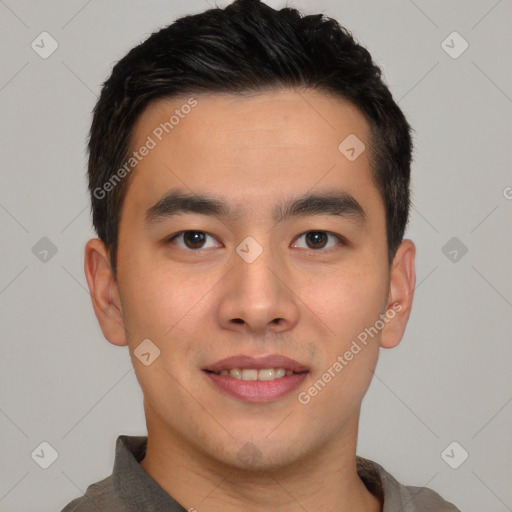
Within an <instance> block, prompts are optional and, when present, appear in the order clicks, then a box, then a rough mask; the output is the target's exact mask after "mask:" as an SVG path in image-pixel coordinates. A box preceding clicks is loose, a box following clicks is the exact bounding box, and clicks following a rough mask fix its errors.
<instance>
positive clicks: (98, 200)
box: [87, 0, 412, 278]
mask: <svg viewBox="0 0 512 512" xmlns="http://www.w3.org/2000/svg"><path fill="white" fill-rule="evenodd" d="M381 74H382V73H381V70H380V68H379V67H378V66H377V65H375V64H374V63H373V61H372V58H371V55H370V53H369V52H368V50H366V49H365V48H364V47H362V46H361V45H359V44H358V43H357V42H356V40H355V38H354V37H353V36H352V34H351V33H350V32H349V31H348V30H347V29H346V28H344V27H342V26H340V24H339V23H338V22H337V21H336V20H334V19H332V18H329V17H327V16H325V15H323V14H311V15H307V16H305V15H303V14H302V13H301V12H300V11H298V10H297V9H292V8H289V7H286V8H283V9H281V10H275V9H273V8H271V7H270V6H268V5H266V4H264V3H263V2H261V1H260V0H236V1H234V2H233V3H232V4H230V5H228V6H227V7H225V8H212V9H209V10H206V11H204V12H202V13H199V14H194V15H187V16H184V17H182V18H179V19H177V20H176V21H175V22H174V23H172V24H171V25H169V26H166V27H164V28H162V29H160V30H158V31H157V32H154V33H152V34H151V35H150V36H149V37H148V38H147V39H146V40H145V41H144V42H143V43H141V44H139V45H138V46H136V47H134V48H132V49H131V50H130V51H129V52H128V53H127V54H126V55H125V56H124V57H123V58H122V59H121V60H119V61H118V62H117V63H116V64H115V66H114V68H113V70H112V74H111V75H110V77H109V78H108V79H107V80H106V81H105V82H104V83H103V86H102V90H101V94H100V97H99V99H98V102H97V103H96V106H95V108H94V111H93V120H92V125H91V130H90V133H89V142H88V151H89V162H88V171H87V172H88V180H89V191H90V194H91V210H92V219H93V225H94V228H95V230H96V232H97V234H98V237H99V238H100V239H101V240H102V241H103V242H104V243H105V245H106V247H107V248H108V251H109V258H110V263H111V267H112V272H113V275H114V277H116V276H117V272H116V266H117V258H116V256H117V247H118V233H119V220H120V212H121V208H122V204H123V198H124V197H125V196H126V190H127V187H128V185H129V183H130V177H131V174H133V173H130V174H129V175H128V176H127V177H126V178H124V179H122V180H121V179H119V174H118V176H117V177H116V176H115V174H116V172H117V171H118V170H120V169H121V168H122V167H123V165H124V166H125V170H126V162H127V161H128V159H129V158H130V151H133V149H132V148H131V138H132V135H133V133H132V132H133V127H134V125H135V122H136V121H137V119H138V117H139V116H140V114H141V113H142V111H143V110H144V109H145V108H146V107H147V106H148V105H149V104H150V103H152V102H154V101H156V100H157V99H162V98H171V97H176V96H181V95H184V94H194V93H196V94H198V93H201V92H206V93H215V92H218V93H230V94H243V93H249V94H250V93H258V92H264V91H272V90H277V89H282V88H297V87H299V88H311V89H315V90H318V91H321V92H325V93H329V94H331V95H335V96H337V97H339V98H342V99H344V100H348V101H350V102H352V104H354V105H355V106H356V107H357V108H358V109H359V111H360V112H361V113H362V114H363V115H364V117H365V119H366V120H367V122H368V124H369V126H370V153H371V158H370V160H371V171H372V178H373V180H374V183H375V185H376V187H377V189H378V190H379V193H380V195H381V197H382V199H383V202H384V206H385V211H386V234H387V245H388V260H389V264H391V263H392V261H393V258H394V255H395V253H396V250H397V248H398V246H399V245H400V243H401V242H402V239H403V236H404V232H405V228H406V226H407V220H408V215H409V208H410V192H409V182H410V164H411V158H412V138H411V130H412V128H411V127H410V126H409V124H408V122H407V120H406V119H405V116H404V114H403V113H402V111H401V109H400V108H399V107H398V105H397V104H396V103H395V101H394V100H393V97H392V95H391V92H390V91H389V89H388V88H387V86H386V85H385V83H384V81H383V79H382V76H381ZM340 142H341V141H340ZM124 174H125V173H122V175H123V176H124ZM113 178H117V182H116V183H114V182H113ZM108 183H111V184H112V186H109V187H106V186H105V184H108ZM114 185H115V186H114ZM107 190H108V193H107ZM116 278H117V277H116Z"/></svg>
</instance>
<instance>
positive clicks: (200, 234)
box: [168, 230, 215, 249]
mask: <svg viewBox="0 0 512 512" xmlns="http://www.w3.org/2000/svg"><path fill="white" fill-rule="evenodd" d="M207 237H210V238H212V239H213V237H212V236H211V235H209V234H208V233H205V232H204V231H191V230H189V231H180V232H179V233H177V234H176V235H174V236H173V237H172V238H170V239H169V241H168V242H169V243H174V241H175V240H176V239H179V240H181V241H183V243H184V246H183V245H180V244H176V245H177V246H178V247H180V248H181V249H207V248H208V247H205V246H204V243H205V240H206V238H207ZM210 247H215V245H213V246H210Z"/></svg>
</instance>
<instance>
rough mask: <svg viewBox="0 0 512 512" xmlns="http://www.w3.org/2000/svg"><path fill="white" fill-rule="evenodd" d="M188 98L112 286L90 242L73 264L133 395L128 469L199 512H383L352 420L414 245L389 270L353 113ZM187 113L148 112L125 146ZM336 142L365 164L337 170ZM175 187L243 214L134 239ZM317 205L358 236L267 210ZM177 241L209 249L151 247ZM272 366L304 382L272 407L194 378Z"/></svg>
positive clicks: (363, 127)
mask: <svg viewBox="0 0 512 512" xmlns="http://www.w3.org/2000/svg"><path fill="white" fill-rule="evenodd" d="M194 97H195V98H196V99H197V101H198V105H197V106H196V107H195V108H194V109H193V110H192V111H191V113H190V114H188V115H187V116H186V117H185V118H184V119H181V120H180V122H179V124H178V125H177V126H175V128H174V129H173V130H172V131H171V132H170V133H169V134H168V135H167V136H166V137H165V138H164V139H163V140H162V141H161V142H159V143H158V145H157V147H156V148H154V149H153V150H151V151H150V152H149V154H148V155H147V156H146V157H144V159H143V160H142V161H141V162H140V163H139V164H138V166H137V167H136V170H135V171H133V175H132V176H131V178H130V179H131V182H130V185H129V188H128V191H127V195H126V198H125V201H124V204H123V208H122V218H121V222H120V232H119V248H118V280H117V282H116V280H114V278H113V275H112V272H111V268H110V265H109V259H108V252H107V249H106V247H105V246H104V244H103V243H102V242H101V241H100V240H98V239H92V240H90V241H89V242H88V243H87V245H86V248H85V274H86V277H87V282H88V285H89V289H90V293H91V297H92V303H93V307H94V311H95V313H96V316H97V318H98V322H99V324H100V326H101V329H102V332H103V334H104V336H105V338H106V339H107V340H108V341H109V342H110V343H112V344H114V345H119V346H123V345H128V347H129V351H130V355H131V358H132V362H133V366H134V369H135V373H136V376H137V379H138V381H139V383H140V385H141V388H142V390H143V393H144V409H145V414H146V421H147V427H148V448H147V453H146V456H145V458H144V460H143V461H142V462H141V466H142V467H143V468H144V470H145V471H147V472H148V473H149V475H150V476H151V477H152V478H153V479H154V480H155V481H156V482H157V483H158V484H159V485H160V486H161V487H162V488H163V489H164V490H165V491H166V492H167V493H168V494H170V495H171V496H172V497H173V498H174V499H175V500H176V501H178V502H179V503H181V504H182V505H183V506H184V507H185V508H186V509H190V508H191V507H194V508H195V509H197V510H198V511H199V512H210V511H211V512H213V511H218V510H223V511H225V512H231V511H233V512H234V511H239V510H246V511H254V512H256V511H267V510H275V511H282V512H285V511H286V512H287V511H299V510H301V511H302V510H315V511H332V512H334V511H337V512H343V511H346V512H348V511H352V510H363V511H372V512H376V511H380V510H381V509H382V503H381V502H380V501H379V500H378V499H377V498H376V497H375V496H373V495H372V494H371V493H370V492H369V491H368V490H367V489H366V487H365V485H364V484H363V482H362V480H361V479H360V478H359V476H358V475H357V472H356V463H355V456H356V454H355V450H356V442H357V432H358V422H359V415H360V407H361V402H362V400H363V397H364V395H365V393H366V391H367V389H368V386H369V385H370V382H371V378H372V372H373V371H374V369H375V367H376V364H377V361H378V356H379V348H380V347H382V348H393V347H395V346H396V345H398V343H399V342H400V341H401V339H402V336H403V334H404V331H405V328H406V324H407V321H408V318H409V313H410V310H411V306H412V300H413V292H414V286H415V268H414V257H415V246H414V244H413V242H412V241H410V240H404V241H403V242H402V244H401V245H400V247H399V248H398V251H397V253H396V255H395V258H394V261H393V263H392V265H391V267H390V266H389V264H388V259H387V245H386V225H385V213H384V204H383V201H382V198H381V197H380V195H379V192H378V190H377V188H376V187H375V184H374V182H373V181H372V176H371V173H370V161H369V157H370V155H369V150H368V148H369V127H368V124H367V122H366V120H365V119H364V117H363V115H362V114H361V113H360V111H359V110H358V109H357V108H356V107H354V106H353V105H352V104H351V103H349V102H346V101H344V100H342V99H339V98H337V97H332V96H330V95H327V94H325V93H321V92H316V91H313V90H291V89H284V90H278V91H272V92H265V93H260V94H257V95H253V96H247V97H239V96H234V95H221V94H210V95H206V94H202V95H194ZM187 98H188V97H184V98H174V99H172V100H170V99H166V100H164V101H158V102H157V103H153V104H152V105H150V106H149V107H148V108H147V109H146V110H145V111H144V112H143V113H142V115H141V117H140V118H139V119H138V121H137V123H136V126H135V129H134V134H133V139H132V147H133V148H139V147H140V146H141V145H143V144H144V142H145V141H146V138H147V136H148V135H150V134H151V133H152V131H153V130H154V128H155V127H156V126H158V125H159V124H160V123H161V122H164V121H165V120H168V119H169V117H170V116H171V115H172V114H173V112H174V110H175V109H176V108H180V106H181V105H183V104H184V103H185V102H186V100H187ZM351 133H353V134H356V135H357V137H358V138H359V139H360V140H362V141H363V142H364V144H365V145H366V148H367V149H366V151H364V152H363V153H362V154H361V155H360V156H359V157H358V158H357V159H356V160H355V161H352V162H351V161H349V160H348V159H347V158H346V157H345V156H344V155H343V154H341V152H340V151H339V150H338V145H339V144H340V142H341V141H343V140H344V139H345V138H346V137H347V136H348V135H349V134H351ZM172 188H178V189H180V190H182V191H184V192H191V191H192V192H194V193H197V194H203V193H204V194H208V195H212V196H215V197H218V198H222V199H224V200H225V201H227V202H228V203H229V204H230V205H231V206H232V207H233V208H238V209H239V214H240V216H239V218H238V219H237V220H236V221H232V220H227V219H226V220H219V219H217V218H214V217H208V216H205V215H199V214H190V213H189V214H184V215H180V216H178V217H175V218H171V219H167V220H163V221H162V222H160V223H157V224H155V225H152V226H151V227H150V228H147V227H146V226H145V225H144V213H145V210H146V209H147V208H149V207H150V206H152V205H153V204H154V203H156V202H157V201H158V200H159V199H160V197H161V196H162V195H163V194H164V193H165V192H167V191H169V190H170V189H172ZM325 189H337V190H339V189H343V190H345V191H348V192H349V193H350V194H352V195H353V196H354V198H355V199H356V200H357V201H358V202H359V204H360V205H361V206H362V207H363V209H364V210H365V213H366V222H365V223H364V225H359V224H357V223H355V222H353V221H351V220H350V219H348V218H341V217H334V216H329V215H322V216H307V217H297V218H290V219H289V220H287V221H285V222H283V223H280V224H275V223H274V222H273V220H272V218H271V216H270V212H271V210H272V208H273V206H274V205H275V204H276V203H277V202H278V201H281V200H284V199H288V198H290V197H297V196H301V195H302V194H304V193H306V192H317V191H321V190H325ZM184 230H197V231H202V232H204V233H206V234H208V235H211V236H208V237H207V238H206V239H205V241H204V245H205V248H199V249H194V248H189V247H191V245H190V240H189V245H188V246H187V245H186V240H184V239H183V237H178V239H175V240H174V242H173V243H171V242H168V243H164V241H165V240H166V239H167V238H169V237H170V235H173V234H175V233H178V232H179V231H184ZM308 231H324V232H328V233H334V234H338V235H341V236H343V237H345V238H346V240H347V241H348V244H346V245H344V244H342V243H341V242H340V241H339V240H337V239H336V238H335V237H329V238H328V239H327V241H326V242H325V243H326V245H327V247H325V248H315V247H317V246H315V245H313V246H311V244H309V245H308V242H307V239H306V237H305V236H301V235H303V234H304V233H306V232H308ZM247 236H252V237H253V238H254V239H255V240H256V241H257V242H258V243H259V244H260V245H261V247H262V248H263V252H262V254H261V255H260V256H259V257H258V258H257V259H256V260H255V261H254V262H252V263H250V264H249V263H247V262H246V261H244V260H243V259H242V258H241V257H240V256H239V255H238V254H237V253H236V251H235V249H236V247H237V246H238V245H239V244H240V243H241V242H242V240H243V239H244V238H245V237H247ZM326 236H327V235H326ZM319 246H320V247H321V246H322V244H321V243H320V244H319ZM192 247H193V246H192ZM395 303H398V304H400V305H401V310H400V311H399V312H395V313H396V314H395V315H394V317H393V319H392V320H391V321H390V322H389V323H387V324H385V327H384V329H382V330H381V331H379V334H378V335H377V336H375V337H374V338H373V339H371V340H370V342H369V343H368V344H367V345H366V346H365V347H364V348H363V349H362V350H361V351H360V352H359V353H358V354H357V355H356V356H354V358H353V359H352V360H351V361H350V362H349V364H347V365H346V366H345V367H344V368H343V370H342V371H341V372H339V373H338V374H337V375H336V377H335V378H333V379H332V380H331V382H330V383H329V384H328V385H326V386H325V388H324V389H323V390H322V391H321V392H320V393H318V395H317V396H316V397H314V398H312V399H311V401H310V402H309V403H308V404H307V405H303V404H301V403H299V401H298V400H297V395H298V393H299V392H300V391H307V389H308V388H309V387H310V386H311V385H312V384H313V383H314V382H315V381H317V380H318V379H319V378H320V377H321V375H322V374H323V373H324V372H325V371H326V370H327V369H328V368H329V367H331V366H332V365H333V363H334V362H335V361H336V360H337V357H338V356H339V355H342V354H344V353H345V352H346V351H347V350H348V349H349V347H350V345H351V343H352V341H353V340H354V339H356V338H357V335H358V334H359V333H361V332H362V331H364V329H365V328H367V327H369V326H372V325H374V324H375V322H376V320H378V319H379V314H381V313H384V312H385V310H386V309H388V308H392V305H393V304H395ZM276 318H280V319H281V320H280V321H279V322H274V321H273V320H274V319H276ZM235 319H239V320H235ZM147 338H149V339H150V340H151V341H152V342H153V343H154V344H155V345H156V346H158V348H159V349H160V351H161V353H160V356H159V357H158V358H157V359H155V361H154V362H153V363H152V364H151V365H149V366H145V365H143V364H142V363H141V362H140V361H139V359H138V358H137V357H136V356H135V355H134V350H135V349H136V348H137V346H138V345H139V344H140V343H141V342H142V340H144V339H147ZM276 353H278V354H285V355H287V356H289V357H291V358H293V359H296V360H297V361H299V362H300V363H303V364H306V365H307V366H308V367H309V368H310V373H309V374H308V376H307V378H306V381H305V382H304V384H303V385H302V386H301V388H300V389H298V390H297V391H294V392H292V393H290V394H289V395H287V396H285V397H282V398H280V399H278V400H276V401H274V402H270V403H258V404H255V403H248V402H243V401H241V400H237V399H235V398H233V397H230V396H227V395H225V394H223V393H221V392H220V391H219V390H218V389H217V388H216V387H215V386H213V385H212V384H211V382H210V380H209V379H208V378H207V377H206V376H205V374H204V373H203V372H202V368H204V367H205V366H207V365H208V364H212V363H214V362H216V361H218V360H220V359H223V358H225V357H228V356H231V355H235V354H248V355H252V356H259V355H268V354H276ZM246 443H252V444H253V445H254V447H255V448H254V450H255V453H256V454H257V456H254V457H253V458H252V459H251V460H247V459H243V460H241V459H240V458H239V457H238V456H237V454H238V453H239V451H240V450H241V449H242V448H243V447H244V445H246Z"/></svg>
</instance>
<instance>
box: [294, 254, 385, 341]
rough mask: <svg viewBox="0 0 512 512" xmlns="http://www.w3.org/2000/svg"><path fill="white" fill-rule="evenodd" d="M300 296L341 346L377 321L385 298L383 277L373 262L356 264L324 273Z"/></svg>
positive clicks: (307, 284)
mask: <svg viewBox="0 0 512 512" xmlns="http://www.w3.org/2000/svg"><path fill="white" fill-rule="evenodd" d="M301 288H302V292H301V296H302V297H304V298H307V300H305V302H306V304H307V305H308V307H309V309H310V310H311V311H313V312H314V313H315V315H316V316H317V317H319V318H320V319H321V320H322V321H323V322H324V324H325V325H327V326H328V327H329V329H330V333H331V335H336V338H337V340H338V341H337V344H338V345H340V344H341V345H343V344H345V343H346V342H347V341H350V340H352V339H353V337H355V336H357V335H358V333H359V332H361V331H362V330H364V329H365V327H368V326H369V325H373V323H375V321H376V320H377V319H378V318H379V314H380V313H381V308H382V306H383V304H384V299H385V294H386V275H385V273H384V272H383V271H382V270H381V269H379V268H378V267H377V266H376V265H375V264H374V263H373V262H369V263H367V264H364V263H362V262H361V261H357V262H354V263H350V264H348V263H347V265H346V266H344V267H338V268H331V269H328V270H327V271H326V270H325V269H323V271H322V274H321V275H318V276H316V277H315V278H313V277H311V276H310V277H309V278H308V279H307V280H306V281H305V282H304V284H303V286H302V287H301Z"/></svg>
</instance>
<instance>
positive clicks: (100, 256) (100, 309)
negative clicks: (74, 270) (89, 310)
mask: <svg viewBox="0 0 512 512" xmlns="http://www.w3.org/2000/svg"><path fill="white" fill-rule="evenodd" d="M84 271H85V277H86V279H87V284H88V285H89V292H90V294H91V299H92V307H93V308H94V313H95V314H96V318H97V319H98V322H99V324H100V327H101V331H102V332H103V336H105V338H106V339H107V340H108V341H109V342H110V343H112V344H113V345H119V346H121V345H126V344H127V342H126V334H125V328H124V319H123V309H122V304H121V299H120V296H119V291H118V287H117V282H116V280H115V279H114V276H113V274H112V270H111V268H110V261H109V257H108V249H107V247H106V246H105V244H104V243H103V242H102V241H101V240H100V239H99V238H93V239H91V240H89V241H88V242H87V244H86V246H85V258H84Z"/></svg>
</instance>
